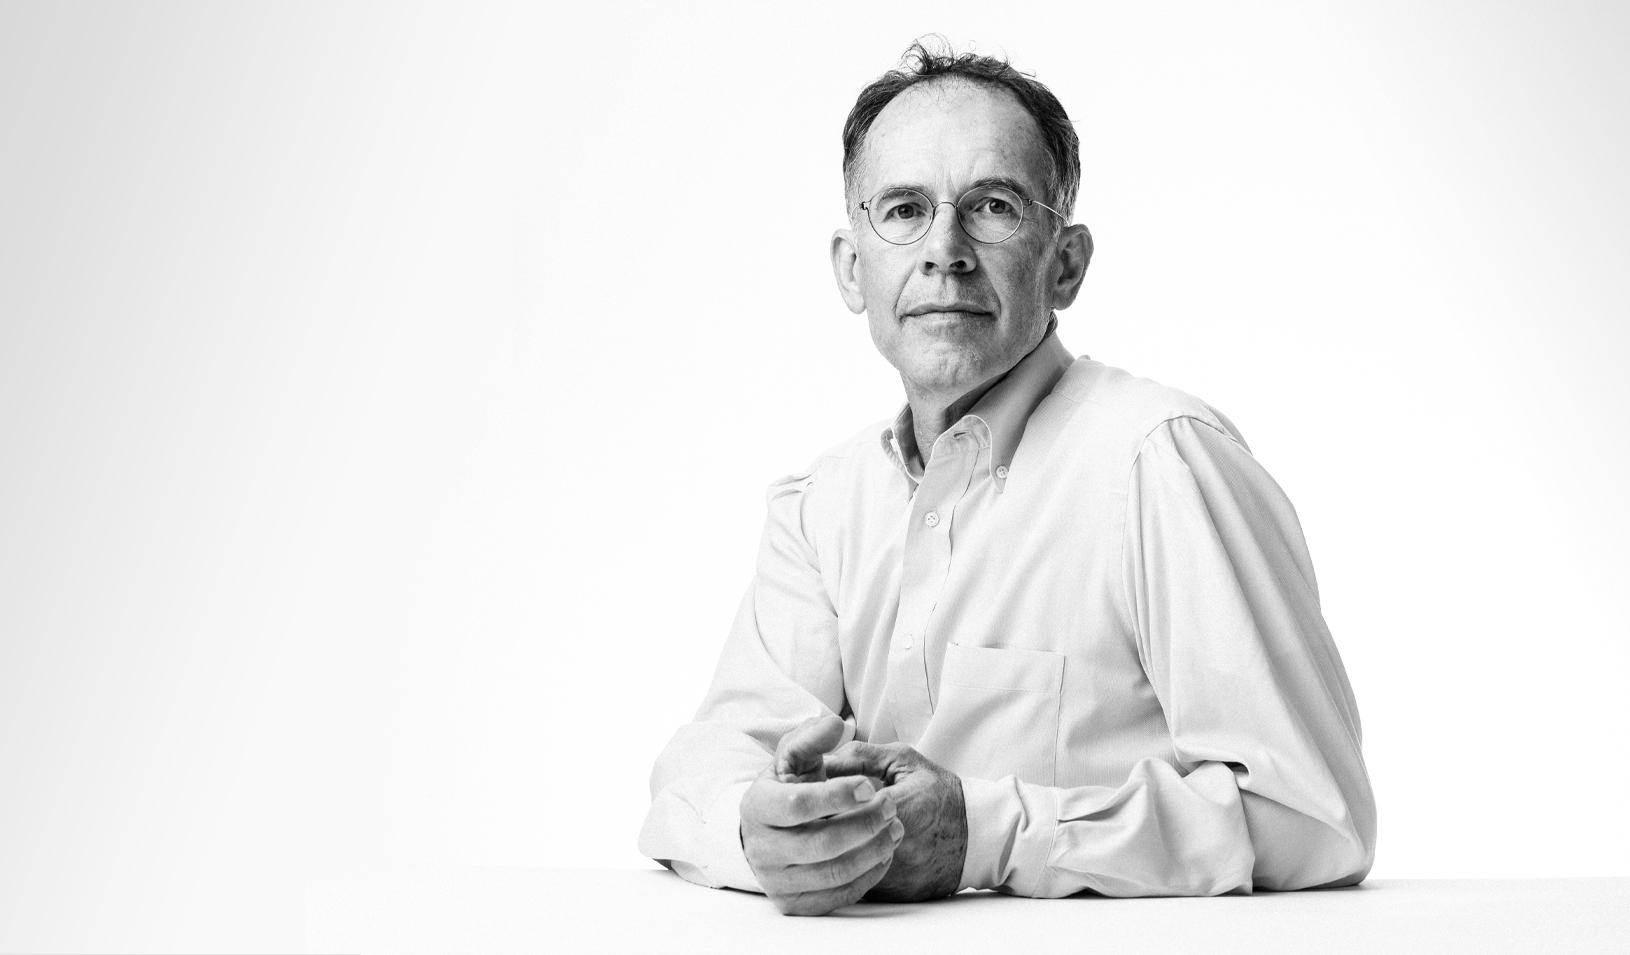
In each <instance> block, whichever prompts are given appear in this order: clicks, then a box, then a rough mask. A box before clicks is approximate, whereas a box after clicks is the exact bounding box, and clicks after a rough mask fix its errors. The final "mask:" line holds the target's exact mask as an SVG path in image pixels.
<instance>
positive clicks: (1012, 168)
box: [860, 80, 1050, 196]
mask: <svg viewBox="0 0 1630 955" xmlns="http://www.w3.org/2000/svg"><path fill="white" fill-rule="evenodd" d="M861 160H862V161H861V164H860V165H861V184H862V185H861V193H862V195H869V194H871V193H873V192H876V191H877V190H878V189H881V188H883V187H885V186H892V185H919V186H926V187H928V188H929V189H931V190H934V191H936V192H941V193H953V192H956V191H958V190H959V189H961V188H964V187H966V186H967V185H969V184H971V183H973V182H974V181H976V180H979V179H985V178H990V177H997V176H1002V177H1007V178H1010V179H1015V180H1017V181H1019V182H1020V183H1022V184H1024V186H1025V187H1026V189H1027V190H1028V191H1029V193H1030V194H1031V195H1032V196H1034V195H1039V194H1040V193H1041V191H1042V189H1043V188H1044V187H1045V186H1046V182H1047V173H1048V170H1049V168H1050V163H1049V160H1048V156H1047V150H1046V147H1045V146H1044V145H1043V144H1042V139H1041V129H1040V127H1039V126H1037V124H1036V120H1035V118H1034V117H1032V116H1031V115H1030V114H1029V113H1027V112H1025V109H1024V107H1023V106H1022V105H1020V104H1019V101H1018V99H1017V98H1015V97H1014V95H1013V94H1012V93H1010V92H1008V91H1007V90H1004V89H999V88H993V87H990V86H986V85H984V84H978V83H969V82H967V81H962V80H940V81H929V82H926V83H919V84H918V85H916V86H913V87H911V88H910V89H908V90H906V91H905V92H903V93H901V94H900V95H899V96H896V97H895V98H894V99H893V100H891V101H890V102H889V104H888V105H887V106H885V107H883V111H882V112H881V113H879V114H878V116H877V120H876V121H875V122H873V123H872V127H871V129H870V130H868V131H867V133H866V142H865V147H864V150H863V151H862V153H861Z"/></svg>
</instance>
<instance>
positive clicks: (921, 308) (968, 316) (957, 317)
mask: <svg viewBox="0 0 1630 955" xmlns="http://www.w3.org/2000/svg"><path fill="white" fill-rule="evenodd" d="M900 317H901V319H907V318H917V319H926V320H929V321H935V320H937V321H973V320H977V319H981V318H991V317H993V313H992V312H990V311H988V310H986V309H983V308H980V307H979V306H977V305H972V304H968V303H964V302H946V303H944V304H938V305H917V306H913V307H912V308H908V309H906V310H905V312H904V313H902V314H901V316H900Z"/></svg>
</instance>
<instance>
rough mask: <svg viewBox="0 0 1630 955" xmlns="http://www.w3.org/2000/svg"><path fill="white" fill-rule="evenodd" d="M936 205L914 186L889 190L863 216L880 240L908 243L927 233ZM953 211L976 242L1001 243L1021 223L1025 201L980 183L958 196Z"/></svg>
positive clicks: (869, 206) (875, 200)
mask: <svg viewBox="0 0 1630 955" xmlns="http://www.w3.org/2000/svg"><path fill="white" fill-rule="evenodd" d="M935 208H936V207H935V205H934V203H933V202H931V201H929V198H928V197H927V196H925V195H923V194H922V193H920V192H917V191H916V190H914V189H891V190H886V191H884V192H882V193H879V194H878V196H877V198H875V199H873V200H872V201H871V202H869V203H867V206H866V215H867V216H868V217H869V218H870V219H871V223H872V228H873V229H875V230H876V231H877V234H878V236H879V237H881V238H882V239H883V241H885V242H892V243H894V244H895V245H910V244H911V243H913V242H915V241H917V240H918V239H920V238H922V237H923V236H924V235H925V234H926V233H927V232H928V227H929V226H930V225H931V224H932V223H933V221H934V211H935ZM956 213H957V218H958V219H959V220H960V221H961V223H962V228H963V230H965V231H966V232H967V233H968V235H969V237H971V238H973V239H974V240H975V241H978V242H985V243H993V242H1001V241H1002V240H1003V239H1006V238H1008V237H1009V236H1011V235H1013V233H1015V232H1017V231H1019V226H1021V225H1023V224H1024V200H1023V199H1020V198H1019V197H1018V195H1017V194H1016V193H1014V192H1013V191H1012V190H1011V189H1004V188H1002V187H1001V186H983V187H980V188H978V189H974V190H971V191H970V192H968V193H966V194H964V195H963V197H962V198H961V199H958V200H957V203H956Z"/></svg>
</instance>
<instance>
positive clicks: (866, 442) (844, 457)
mask: <svg viewBox="0 0 1630 955" xmlns="http://www.w3.org/2000/svg"><path fill="white" fill-rule="evenodd" d="M893 426H894V419H893V418H883V419H880V420H878V421H874V422H872V423H871V424H869V425H867V426H866V427H864V428H861V429H860V430H859V431H856V432H855V433H854V434H852V435H850V436H849V437H847V438H845V439H843V440H842V441H839V442H838V443H837V444H834V445H831V446H830V447H828V448H826V450H824V451H822V452H821V453H820V454H817V455H816V456H815V458H814V460H812V461H810V462H809V464H808V465H806V466H805V467H803V468H801V469H799V470H798V471H795V472H793V473H792V474H788V475H785V476H784V477H781V478H778V479H776V480H775V481H773V482H771V484H770V487H769V492H768V494H769V500H770V501H771V502H772V503H773V502H775V501H776V500H777V499H778V498H785V497H787V496H799V495H802V494H803V493H804V492H805V491H808V490H809V489H810V488H811V487H813V486H815V485H817V484H820V485H823V486H832V485H842V484H846V483H849V482H850V481H853V480H854V479H855V478H856V477H857V476H858V475H859V474H860V473H861V472H862V471H864V470H866V469H869V468H874V467H876V466H877V465H878V464H887V463H888V459H887V457H886V456H885V455H884V452H883V433H884V432H885V431H887V430H888V429H889V428H891V427H893Z"/></svg>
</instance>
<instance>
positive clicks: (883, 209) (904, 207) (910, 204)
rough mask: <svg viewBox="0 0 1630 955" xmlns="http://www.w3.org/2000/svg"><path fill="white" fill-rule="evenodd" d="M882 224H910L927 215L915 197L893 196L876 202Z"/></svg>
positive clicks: (926, 211)
mask: <svg viewBox="0 0 1630 955" xmlns="http://www.w3.org/2000/svg"><path fill="white" fill-rule="evenodd" d="M878 206H879V208H878V212H879V213H880V214H881V215H882V217H883V221H884V222H912V221H915V220H917V219H920V218H922V217H923V216H925V215H927V214H928V210H926V209H924V208H923V204H922V202H921V200H919V199H917V198H916V197H915V196H894V197H892V198H887V199H883V200H881V201H880V202H878Z"/></svg>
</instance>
